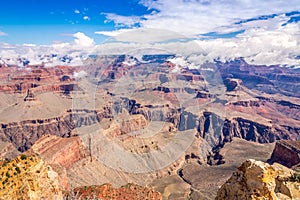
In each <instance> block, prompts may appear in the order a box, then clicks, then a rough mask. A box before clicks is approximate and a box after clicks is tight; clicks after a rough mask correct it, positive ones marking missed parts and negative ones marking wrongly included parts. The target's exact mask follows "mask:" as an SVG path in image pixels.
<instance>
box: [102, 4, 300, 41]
mask: <svg viewBox="0 0 300 200" xmlns="http://www.w3.org/2000/svg"><path fill="white" fill-rule="evenodd" d="M140 3H141V4H142V5H144V6H146V7H147V8H148V9H155V10H157V12H152V13H151V14H147V15H143V16H121V15H117V14H114V13H104V14H106V17H107V19H108V20H109V21H114V22H115V23H116V24H117V26H122V25H123V26H125V27H132V26H133V25H134V24H137V23H138V24H140V26H141V27H143V28H155V29H164V30H171V31H175V32H178V33H181V34H184V35H186V36H188V37H189V36H195V35H198V34H204V33H208V32H214V31H222V32H224V31H226V30H227V29H228V31H236V30H240V29H241V28H243V27H242V26H243V25H234V23H235V22H238V21H240V20H243V19H249V18H254V17H258V16H261V15H270V14H274V13H276V14H278V13H279V14H280V13H285V12H290V11H294V10H300V4H299V1H298V0H291V1H283V0H279V1H274V0H265V1H261V0H252V1H249V0H233V1H232V0H212V1H207V0H189V1H187V0H155V1H154V0H142V1H140ZM248 26H249V24H248Z"/></svg>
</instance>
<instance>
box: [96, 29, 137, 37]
mask: <svg viewBox="0 0 300 200" xmlns="http://www.w3.org/2000/svg"><path fill="white" fill-rule="evenodd" d="M132 30H133V29H119V30H115V31H96V32H95V34H98V35H105V36H109V37H116V36H118V35H120V34H122V33H125V32H128V31H129V32H130V31H132Z"/></svg>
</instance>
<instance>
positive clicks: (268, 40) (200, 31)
mask: <svg viewBox="0 0 300 200" xmlns="http://www.w3.org/2000/svg"><path fill="white" fill-rule="evenodd" d="M299 21H300V2H299V0H290V1H286V0H72V1H71V0H3V1H1V6H0V45H1V46H0V57H5V56H8V55H11V54H12V52H11V53H10V54H9V53H8V51H7V49H8V47H9V48H10V50H11V49H12V48H13V47H15V48H18V49H20V48H27V49H28V48H31V50H32V51H34V50H33V46H36V45H39V48H40V46H41V45H48V46H49V47H51V48H52V49H54V50H57V51H59V50H58V49H59V48H60V51H63V49H65V48H66V47H67V48H69V49H75V50H78V49H81V47H83V49H85V48H86V49H87V48H89V49H91V48H93V49H95V48H96V49H97V48H99V45H101V44H103V43H105V42H106V41H107V39H109V38H110V37H119V36H120V35H121V36H122V35H123V36H124V34H125V35H126V33H127V32H130V31H139V30H140V29H145V28H146V29H153V30H157V31H154V32H153V31H151V37H154V36H155V35H156V34H157V33H158V32H163V33H164V34H161V33H160V34H157V37H160V38H161V39H168V40H171V39H173V40H172V41H173V43H174V42H176V40H178V39H181V40H182V39H183V38H185V41H193V42H196V43H197V44H198V45H200V46H201V49H202V50H203V51H205V52H204V53H203V54H205V55H206V57H209V58H210V59H212V58H221V59H228V58H234V57H245V58H247V59H248V60H247V61H249V62H254V63H257V64H274V63H279V64H288V65H293V64H298V63H299V58H300V50H299V46H300V45H299V42H300V40H299V33H300V28H299V23H300V22H299ZM170 33H172V34H170ZM138 34H139V33H138ZM146 35H147V34H146ZM149 35H150V34H148V36H149ZM172 35H173V36H175V35H176V37H172ZM179 35H180V38H178V36H179ZM126 37H127V39H128V37H137V35H135V34H134V33H130V34H127V36H126ZM119 38H121V37H119ZM140 38H142V39H143V38H144V39H145V40H146V39H147V37H140ZM123 39H124V37H123ZM156 39H157V38H156ZM127 42H128V41H127ZM129 42H130V43H131V44H132V45H135V44H133V42H132V40H130V41H129ZM173 43H172V44H170V45H171V46H172V45H173V46H174V44H173ZM1 49H2V50H1ZM39 50H40V49H39ZM17 51H18V50H15V53H18V52H17ZM21 52H24V51H21ZM63 52H64V53H66V52H65V51H63Z"/></svg>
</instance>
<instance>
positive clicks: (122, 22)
mask: <svg viewBox="0 0 300 200" xmlns="http://www.w3.org/2000/svg"><path fill="white" fill-rule="evenodd" d="M101 14H103V15H105V16H106V20H105V22H106V23H107V22H111V21H114V22H115V23H116V25H117V26H127V27H133V26H134V25H135V24H136V23H139V22H140V21H141V20H142V18H141V17H139V16H121V15H117V14H114V13H101Z"/></svg>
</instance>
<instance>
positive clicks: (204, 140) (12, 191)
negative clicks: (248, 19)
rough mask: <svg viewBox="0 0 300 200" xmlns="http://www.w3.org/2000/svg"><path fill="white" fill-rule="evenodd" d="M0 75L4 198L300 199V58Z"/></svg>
mask: <svg viewBox="0 0 300 200" xmlns="http://www.w3.org/2000/svg"><path fill="white" fill-rule="evenodd" d="M179 61H180V62H179ZM0 76H1V79H0V80H1V83H0V98H1V101H0V112H1V115H0V123H1V127H0V158H1V168H0V171H1V172H0V174H1V176H0V179H1V181H0V188H1V190H0V199H18V198H19V197H22V199H174V200H175V199H176V200H180V199H218V200H219V199H274V200H275V199H300V192H299V191H300V181H299V177H300V175H299V173H300V170H299V169H300V168H299V163H300V142H299V140H300V104H299V102H300V100H299V99H300V93H299V91H300V68H289V67H282V66H281V65H271V66H266V65H254V64H249V63H247V62H246V61H245V60H244V59H243V58H236V59H232V60H228V61H220V60H214V62H205V63H203V64H201V65H199V66H196V67H194V66H192V63H190V62H188V61H186V60H185V59H184V58H183V57H180V56H178V55H175V54H143V55H142V56H136V55H134V54H133V55H130V54H124V55H94V56H90V57H88V58H87V59H86V60H85V61H84V63H83V65H78V66H69V65H68V64H65V65H57V66H52V67H48V66H45V65H43V64H39V65H31V64H30V63H24V66H22V67H20V66H17V65H11V64H7V63H6V62H5V61H3V62H2V64H1V66H0Z"/></svg>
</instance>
